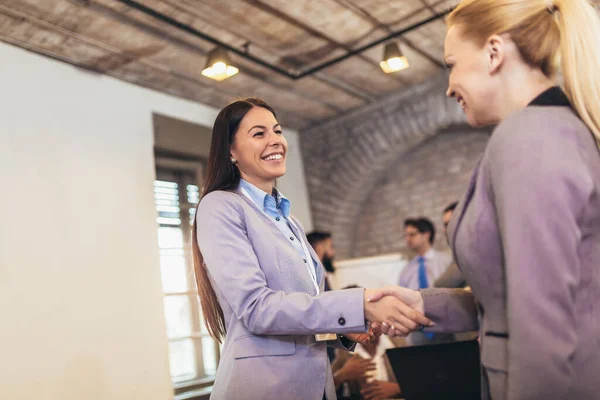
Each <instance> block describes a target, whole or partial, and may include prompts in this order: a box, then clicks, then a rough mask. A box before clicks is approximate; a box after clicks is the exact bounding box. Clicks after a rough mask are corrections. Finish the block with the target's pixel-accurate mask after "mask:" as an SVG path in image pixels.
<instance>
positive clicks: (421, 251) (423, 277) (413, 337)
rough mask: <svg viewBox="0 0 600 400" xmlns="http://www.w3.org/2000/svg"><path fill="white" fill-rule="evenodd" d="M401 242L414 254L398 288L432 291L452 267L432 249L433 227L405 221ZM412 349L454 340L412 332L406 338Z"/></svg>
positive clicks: (445, 255)
mask: <svg viewBox="0 0 600 400" xmlns="http://www.w3.org/2000/svg"><path fill="white" fill-rule="evenodd" d="M404 239H405V241H406V245H407V246H408V248H409V249H410V250H412V251H413V252H414V253H415V257H414V258H413V259H412V260H411V261H410V262H409V263H408V264H407V265H406V266H405V267H404V269H403V270H402V272H401V273H400V278H399V281H398V285H399V286H403V287H406V288H409V289H413V290H419V289H426V288H428V287H432V286H433V284H434V282H435V281H436V280H437V279H438V278H439V277H440V276H441V275H442V274H443V273H444V272H445V271H446V270H447V269H448V267H449V266H450V264H452V257H451V256H450V255H449V254H448V253H443V252H440V251H437V250H435V249H434V248H433V243H434V240H435V227H434V226H433V223H432V222H431V221H430V220H429V219H427V218H411V219H407V220H406V221H404ZM406 339H407V343H409V344H411V345H418V344H426V343H433V342H435V343H439V342H446V341H452V340H454V335H452V334H441V333H439V334H432V333H424V332H419V331H417V332H413V333H411V334H410V335H409V336H408V337H407V338H406Z"/></svg>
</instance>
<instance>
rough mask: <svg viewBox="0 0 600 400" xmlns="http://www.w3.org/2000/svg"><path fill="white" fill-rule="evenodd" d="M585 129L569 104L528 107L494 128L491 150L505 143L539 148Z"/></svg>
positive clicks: (502, 146)
mask: <svg viewBox="0 0 600 400" xmlns="http://www.w3.org/2000/svg"><path fill="white" fill-rule="evenodd" d="M582 129H585V125H584V124H583V122H582V121H581V120H580V119H579V118H578V117H577V115H576V114H575V113H574V112H573V110H571V109H570V108H568V107H540V106H530V107H525V108H524V109H522V110H519V111H517V112H515V113H513V114H512V115H510V116H509V117H508V118H506V119H505V120H503V121H502V122H501V123H500V124H499V125H498V126H497V127H496V129H494V132H493V133H492V137H491V138H490V142H489V145H488V150H489V151H494V150H500V149H502V148H504V147H505V146H509V147H512V146H520V147H523V146H525V147H532V148H539V146H540V145H541V144H542V143H548V142H552V141H555V140H564V139H565V138H570V139H573V140H575V139H576V135H575V132H577V131H578V130H582Z"/></svg>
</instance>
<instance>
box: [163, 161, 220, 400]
mask: <svg viewBox="0 0 600 400" xmlns="http://www.w3.org/2000/svg"><path fill="white" fill-rule="evenodd" d="M205 165H206V160H205V159H204V158H195V157H194V159H193V160H190V158H188V157H186V159H184V160H182V159H174V158H166V157H160V156H159V155H158V154H157V157H156V180H157V181H168V182H175V183H177V188H178V195H179V219H180V220H181V224H180V225H177V226H175V225H167V224H160V223H158V221H157V230H158V228H160V227H178V228H180V229H181V232H182V236H183V247H182V249H183V253H184V260H185V264H186V273H187V274H188V279H187V290H185V291H177V292H166V291H164V287H163V298H167V297H169V296H183V295H186V296H188V300H189V304H190V319H191V334H190V335H184V336H179V337H167V340H168V343H169V344H170V343H172V342H176V341H179V340H188V339H190V340H192V341H193V344H194V361H195V369H196V376H195V377H193V378H191V379H188V380H181V381H179V380H174V379H173V377H172V376H171V381H172V384H173V387H174V391H175V394H181V393H185V392H187V391H190V390H198V389H202V388H206V387H209V386H211V385H212V384H213V383H214V379H215V377H214V376H212V375H209V376H207V375H206V371H205V367H204V357H203V352H204V351H206V350H207V349H206V348H204V344H203V340H202V339H203V338H207V337H208V338H210V335H209V334H208V333H207V332H206V329H204V330H203V329H202V328H203V323H204V321H203V318H201V307H200V302H199V297H198V289H197V286H196V281H195V279H194V268H193V260H192V251H191V239H192V235H191V233H192V224H191V221H190V209H195V208H196V204H194V203H190V202H189V201H188V185H196V186H197V187H198V193H199V197H200V196H201V193H202V188H203V181H204V171H205ZM157 216H158V211H157ZM196 316H197V317H196ZM165 318H166V316H165ZM211 339H212V338H211ZM210 347H212V348H213V349H214V352H215V354H214V356H215V360H216V365H217V367H218V365H219V361H220V346H219V343H218V342H217V341H216V340H214V339H213V340H212V346H210ZM169 357H170V354H169Z"/></svg>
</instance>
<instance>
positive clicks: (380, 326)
mask: <svg viewBox="0 0 600 400" xmlns="http://www.w3.org/2000/svg"><path fill="white" fill-rule="evenodd" d="M364 298H365V303H364V309H365V318H366V319H367V320H368V321H369V323H370V327H369V331H368V332H367V333H357V334H346V335H345V336H346V337H348V338H349V339H351V340H353V341H355V342H359V343H362V344H368V343H370V342H371V340H373V339H374V338H375V336H380V335H381V334H382V333H385V334H386V335H388V336H390V337H394V336H406V335H408V334H409V333H411V332H414V331H417V330H419V329H421V328H422V327H424V326H427V327H431V326H435V324H434V323H433V322H432V321H431V320H429V319H428V318H427V317H425V315H424V313H425V310H424V305H423V296H422V295H421V292H419V291H416V290H411V289H407V288H403V287H400V286H388V287H385V288H382V289H366V290H365V293H364Z"/></svg>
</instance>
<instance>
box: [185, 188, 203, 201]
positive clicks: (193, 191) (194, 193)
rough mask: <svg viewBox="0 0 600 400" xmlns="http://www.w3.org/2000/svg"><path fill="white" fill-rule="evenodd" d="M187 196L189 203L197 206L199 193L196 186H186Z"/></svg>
mask: <svg viewBox="0 0 600 400" xmlns="http://www.w3.org/2000/svg"><path fill="white" fill-rule="evenodd" d="M187 196H188V202H189V203H192V204H197V203H198V201H199V200H200V192H199V191H198V186H196V185H187Z"/></svg>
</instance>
